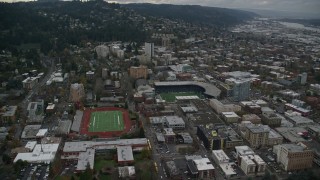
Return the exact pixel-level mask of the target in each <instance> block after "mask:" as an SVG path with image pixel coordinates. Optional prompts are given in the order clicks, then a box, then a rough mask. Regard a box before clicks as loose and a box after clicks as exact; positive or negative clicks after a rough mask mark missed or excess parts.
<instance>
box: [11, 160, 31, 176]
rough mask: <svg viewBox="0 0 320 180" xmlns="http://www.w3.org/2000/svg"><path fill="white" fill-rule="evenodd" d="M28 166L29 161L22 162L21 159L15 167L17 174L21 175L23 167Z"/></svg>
mask: <svg viewBox="0 0 320 180" xmlns="http://www.w3.org/2000/svg"><path fill="white" fill-rule="evenodd" d="M27 164H28V162H27V161H22V160H21V159H19V160H18V161H17V162H16V163H15V164H14V165H13V167H14V170H15V172H16V173H19V172H20V170H21V169H22V168H23V167H25V166H27Z"/></svg>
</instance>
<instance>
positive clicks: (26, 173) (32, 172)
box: [18, 164, 49, 180]
mask: <svg viewBox="0 0 320 180" xmlns="http://www.w3.org/2000/svg"><path fill="white" fill-rule="evenodd" d="M48 178H49V166H48V165H43V164H30V165H28V166H27V167H26V168H23V169H22V170H21V171H20V174H19V176H18V179H20V180H27V179H38V180H46V179H48Z"/></svg>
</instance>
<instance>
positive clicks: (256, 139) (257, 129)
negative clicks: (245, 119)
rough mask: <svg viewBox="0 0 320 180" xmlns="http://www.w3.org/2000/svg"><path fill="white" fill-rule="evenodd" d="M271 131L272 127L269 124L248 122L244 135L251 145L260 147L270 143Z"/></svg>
mask: <svg viewBox="0 0 320 180" xmlns="http://www.w3.org/2000/svg"><path fill="white" fill-rule="evenodd" d="M269 132H270V128H269V127H267V126H264V125H261V124H260V125H254V124H247V125H246V131H245V135H244V137H245V139H247V141H248V142H249V143H250V145H251V147H254V148H258V147H261V146H267V145H268V138H269Z"/></svg>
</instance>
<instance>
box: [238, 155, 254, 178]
mask: <svg viewBox="0 0 320 180" xmlns="http://www.w3.org/2000/svg"><path fill="white" fill-rule="evenodd" d="M251 156H252V155H248V156H241V157H240V159H241V162H240V168H241V169H242V171H243V172H244V173H245V174H246V175H247V176H253V175H255V173H256V163H254V162H253V160H252V158H250V157H251Z"/></svg>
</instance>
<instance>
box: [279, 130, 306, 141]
mask: <svg viewBox="0 0 320 180" xmlns="http://www.w3.org/2000/svg"><path fill="white" fill-rule="evenodd" d="M275 129H276V131H277V132H279V133H280V134H281V135H282V136H283V137H284V138H285V139H287V140H289V141H290V142H302V141H307V140H306V139H305V138H303V136H302V135H303V134H304V133H307V132H308V131H307V130H306V129H305V128H303V127H278V128H275Z"/></svg>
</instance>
